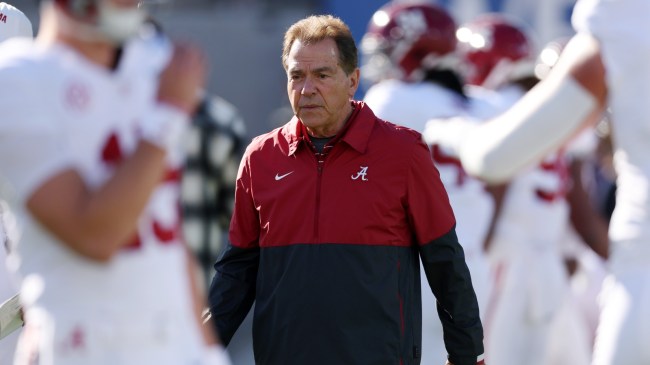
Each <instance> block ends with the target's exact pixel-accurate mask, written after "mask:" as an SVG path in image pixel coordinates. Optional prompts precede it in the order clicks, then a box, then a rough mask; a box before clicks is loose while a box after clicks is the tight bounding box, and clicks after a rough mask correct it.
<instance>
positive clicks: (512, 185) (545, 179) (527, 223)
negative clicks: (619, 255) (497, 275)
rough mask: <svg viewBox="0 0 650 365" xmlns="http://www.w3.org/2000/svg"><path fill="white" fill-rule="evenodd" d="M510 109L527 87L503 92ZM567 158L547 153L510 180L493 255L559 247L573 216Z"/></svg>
mask: <svg viewBox="0 0 650 365" xmlns="http://www.w3.org/2000/svg"><path fill="white" fill-rule="evenodd" d="M498 92H499V95H501V105H502V107H503V108H504V110H506V109H507V108H509V107H510V106H512V105H513V104H515V103H516V102H517V101H518V100H519V99H520V98H521V97H522V96H523V95H524V90H523V89H521V88H520V87H518V86H507V87H504V88H502V89H500V90H499V91H498ZM567 163H568V162H567V160H566V157H565V155H564V153H563V151H557V152H555V153H553V154H551V155H549V156H547V157H546V158H545V159H544V160H543V161H542V162H541V163H540V164H538V165H535V166H530V167H529V168H527V169H525V170H524V171H522V172H521V173H519V174H517V175H516V176H515V178H514V179H512V180H511V181H510V182H509V185H508V190H507V193H506V196H505V198H504V202H503V207H502V208H501V213H500V216H499V220H498V222H497V226H496V228H495V233H494V239H493V242H494V245H493V247H492V249H493V251H492V252H491V256H493V257H495V258H499V257H504V256H511V255H513V254H516V253H517V251H518V250H520V249H522V248H525V246H524V245H526V246H528V248H535V249H541V250H549V249H550V250H559V248H560V246H559V244H560V242H561V240H562V237H563V236H564V233H565V227H566V224H567V221H568V218H569V207H568V203H567V201H566V199H565V198H566V193H567V191H568V187H569V176H568V166H567Z"/></svg>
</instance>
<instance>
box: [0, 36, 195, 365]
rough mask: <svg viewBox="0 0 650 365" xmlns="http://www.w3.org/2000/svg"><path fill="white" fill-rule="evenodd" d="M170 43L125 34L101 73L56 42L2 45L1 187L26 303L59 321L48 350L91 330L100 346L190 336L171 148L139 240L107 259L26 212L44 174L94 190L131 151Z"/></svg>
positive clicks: (152, 107) (153, 103) (140, 225)
mask: <svg viewBox="0 0 650 365" xmlns="http://www.w3.org/2000/svg"><path fill="white" fill-rule="evenodd" d="M170 49H171V47H170V46H169V43H168V42H166V41H164V40H162V39H160V38H150V39H138V40H133V41H131V42H129V43H128V44H127V45H125V48H124V50H123V53H122V58H121V60H120V63H119V65H118V67H117V69H116V70H114V71H113V72H110V71H108V70H106V69H104V68H100V67H98V66H96V65H94V64H92V63H89V62H88V61H87V60H86V59H85V58H82V57H81V56H80V55H79V54H77V53H76V52H75V51H73V50H72V49H69V48H67V47H66V46H64V45H55V46H48V47H44V46H41V45H38V44H36V43H33V42H31V41H24V40H15V41H14V40H10V41H7V42H5V43H4V44H2V46H0V55H1V56H0V85H4V87H2V88H0V110H2V111H3V118H0V174H1V177H2V185H1V186H0V189H1V190H0V192H1V193H2V197H3V198H4V199H6V200H7V201H9V202H10V204H11V206H12V207H13V209H14V211H15V213H16V216H17V218H18V220H19V225H20V226H21V227H22V238H21V240H20V242H19V244H18V246H17V253H18V255H19V257H20V268H19V272H20V274H21V275H22V276H23V277H24V278H25V279H26V280H25V284H24V285H23V288H22V290H23V292H24V293H28V295H26V296H25V298H24V299H26V300H27V301H30V302H31V301H33V303H27V304H28V305H29V307H30V308H31V307H33V308H44V309H45V310H47V311H48V312H49V313H50V314H51V316H52V317H53V319H54V321H55V322H57V323H59V324H61V325H60V326H59V325H57V327H56V330H57V332H56V333H55V335H54V336H55V337H54V341H55V351H68V350H69V349H70V346H73V345H74V344H75V343H77V345H78V344H79V343H83V342H79V338H80V337H82V338H83V337H84V336H88V337H89V338H91V339H95V340H97V337H96V336H98V334H97V332H96V330H98V329H100V330H101V331H100V332H102V336H104V337H102V339H101V341H102V343H103V344H113V343H115V344H118V343H120V341H122V343H124V342H126V341H130V339H131V337H133V338H141V339H142V338H145V337H151V336H161V338H172V336H179V334H180V336H182V337H185V339H183V340H182V341H188V342H190V341H191V339H192V338H193V339H196V337H193V336H197V335H198V333H196V334H192V335H186V334H187V331H184V330H181V329H180V328H183V327H184V326H188V324H187V323H194V321H193V317H192V316H193V315H192V310H191V308H192V306H191V299H190V298H191V295H190V288H189V285H188V284H189V279H188V277H187V273H188V271H187V266H186V252H185V248H184V245H183V244H182V243H181V240H180V239H179V227H180V217H179V210H178V209H177V202H178V195H179V194H178V193H179V191H178V190H179V188H178V182H179V176H180V175H179V173H178V169H179V166H180V162H181V161H182V156H181V155H180V154H178V155H176V154H174V153H170V154H169V158H168V160H169V173H168V174H167V176H166V178H165V180H164V181H161V184H160V185H159V187H158V188H157V189H156V190H155V191H154V192H153V194H152V196H151V198H150V200H149V204H148V206H147V207H146V208H145V211H144V212H143V214H142V215H141V217H140V219H139V222H138V233H137V236H136V237H133V239H132V241H131V244H129V245H128V247H125V248H124V249H123V250H122V251H121V252H120V253H118V254H117V255H116V256H115V257H114V258H113V259H112V260H111V261H110V262H108V263H98V262H94V261H91V260H89V259H87V258H84V257H82V256H80V255H79V254H77V253H75V252H73V251H72V250H71V249H69V248H68V247H67V246H66V245H65V244H64V243H62V242H60V241H59V240H58V239H57V238H56V237H53V236H52V235H51V234H50V233H49V232H47V231H46V230H45V229H43V228H42V227H41V226H40V225H39V224H38V223H37V222H35V221H34V218H33V217H31V216H30V214H29V212H28V211H27V209H26V208H25V205H26V201H27V199H28V198H29V197H30V195H31V194H32V193H33V191H34V190H35V189H36V188H38V187H39V186H40V185H41V184H42V183H44V182H45V181H46V180H47V179H48V178H49V177H51V176H53V174H56V173H58V172H60V171H62V170H63V169H65V168H69V167H72V168H74V169H76V170H77V171H78V172H79V174H80V175H81V177H82V179H83V180H84V182H85V183H86V185H87V186H88V187H89V188H90V189H95V188H98V187H99V186H101V185H102V184H104V183H105V182H106V181H107V180H108V179H109V177H110V176H111V174H112V173H113V172H114V170H115V168H116V166H117V165H118V164H119V163H120V162H121V161H122V160H123V159H124V158H125V157H127V156H129V155H130V154H131V153H133V151H134V150H135V147H136V146H137V143H138V140H139V135H140V130H141V129H142V128H141V127H140V124H141V123H142V122H143V120H145V119H146V118H149V117H150V116H151V115H152V114H153V113H152V111H154V110H155V108H156V107H157V106H156V91H157V82H158V81H157V80H158V75H159V72H160V71H161V70H162V68H163V67H164V66H165V64H166V62H167V61H168V59H169V56H170V54H171V53H170ZM27 279H29V280H27ZM28 313H29V312H28ZM84 323H85V324H86V325H87V324H88V323H92V324H93V325H91V326H84ZM77 324H81V327H78V326H77ZM194 326H196V325H194ZM68 330H69V331H70V333H65V331H68ZM194 330H196V327H195V328H194ZM80 331H81V332H80ZM84 331H87V332H93V333H84ZM154 332H155V333H154ZM177 333H178V334H177ZM70 338H72V339H73V340H70ZM74 339H76V340H74ZM70 341H72V345H71V342H70ZM75 341H76V342H75ZM88 341H90V340H88ZM57 346H59V347H60V348H57ZM116 346H117V345H116ZM61 349H63V350H61ZM167 360H168V361H171V362H173V361H175V360H174V359H167ZM176 360H178V361H180V360H179V359H176ZM106 361H109V360H106ZM116 361H118V360H116ZM121 363H123V362H121ZM175 363H179V362H175Z"/></svg>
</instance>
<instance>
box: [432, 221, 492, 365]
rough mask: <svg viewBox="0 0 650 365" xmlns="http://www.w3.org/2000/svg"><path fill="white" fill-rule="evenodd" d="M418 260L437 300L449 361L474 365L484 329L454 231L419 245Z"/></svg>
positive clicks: (462, 253) (458, 364)
mask: <svg viewBox="0 0 650 365" xmlns="http://www.w3.org/2000/svg"><path fill="white" fill-rule="evenodd" d="M420 257H421V259H422V264H423V266H424V271H425V273H426V276H427V280H428V282H429V286H430V287H431V290H432V291H433V295H435V297H436V300H437V310H438V316H439V317H440V321H441V322H442V327H443V333H444V340H445V347H446V349H447V353H448V354H449V361H450V362H451V363H453V364H454V365H475V364H476V361H477V357H478V356H479V355H482V354H483V326H482V324H481V319H480V317H479V308H478V301H477V300H476V294H475V293H474V287H473V286H472V279H471V277H470V273H469V269H468V268H467V264H466V263H465V253H464V252H463V248H462V246H461V245H460V244H459V243H458V238H457V237H456V230H455V228H452V229H451V230H450V231H449V232H448V233H446V234H445V235H443V236H442V237H440V238H437V239H435V240H434V241H432V242H429V243H428V244H426V245H423V246H421V247H420Z"/></svg>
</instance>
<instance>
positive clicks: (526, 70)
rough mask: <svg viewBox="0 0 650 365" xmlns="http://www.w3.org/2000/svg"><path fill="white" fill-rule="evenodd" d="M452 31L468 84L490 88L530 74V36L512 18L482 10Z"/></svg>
mask: <svg viewBox="0 0 650 365" xmlns="http://www.w3.org/2000/svg"><path fill="white" fill-rule="evenodd" d="M456 35H457V37H458V52H459V54H460V57H461V58H462V62H463V77H464V79H465V81H466V82H467V83H468V84H471V85H481V86H485V87H488V88H492V89H494V88H498V87H499V86H501V85H503V84H506V83H508V82H511V81H514V80H516V79H520V78H525V77H531V76H534V73H533V71H534V64H535V51H534V47H533V42H532V39H531V38H530V36H529V34H528V33H527V31H526V30H525V28H524V27H523V25H521V24H518V22H516V21H515V20H513V19H509V18H506V17H505V16H502V15H499V14H485V15H482V16H479V17H477V18H476V19H474V20H473V21H471V22H469V23H466V24H463V25H462V26H461V27H459V28H458V31H457V32H456Z"/></svg>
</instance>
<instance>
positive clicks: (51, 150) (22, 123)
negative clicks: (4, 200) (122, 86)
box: [0, 69, 72, 201]
mask: <svg viewBox="0 0 650 365" xmlns="http://www.w3.org/2000/svg"><path fill="white" fill-rule="evenodd" d="M25 76H26V75H24V74H23V73H21V72H17V71H15V72H14V70H7V69H5V70H3V71H0V84H3V85H11V87H10V88H2V89H0V110H2V118H0V166H1V167H0V175H2V177H3V179H4V180H5V181H6V182H8V183H9V184H10V189H11V190H12V193H13V194H14V195H15V196H17V197H18V199H20V200H21V201H25V200H27V199H28V198H29V196H30V195H31V193H32V192H33V191H34V190H35V189H37V188H38V187H39V186H40V185H41V184H43V183H44V182H45V181H46V180H47V179H48V178H49V177H52V176H53V175H55V174H56V173H57V172H59V171H62V170H63V169H65V168H67V167H70V166H71V165H72V160H71V158H70V152H69V150H68V148H67V143H66V136H65V131H64V130H63V129H62V127H61V126H60V124H59V123H58V122H57V120H56V117H55V116H53V115H51V114H49V113H48V112H47V111H50V112H51V108H48V107H45V106H44V105H43V103H47V102H48V101H47V98H41V97H39V95H38V92H39V88H38V86H37V85H33V86H32V85H31V84H32V83H31V82H29V80H30V77H29V76H26V77H25ZM50 97H51V96H50Z"/></svg>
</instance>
